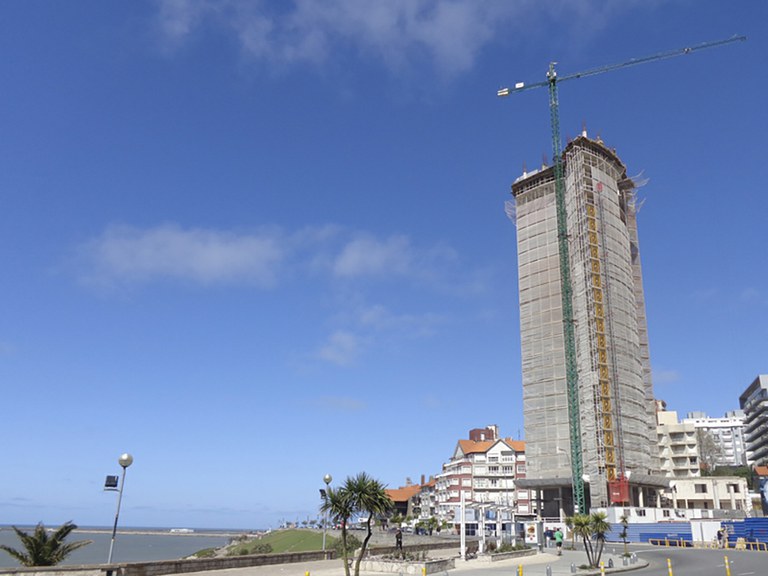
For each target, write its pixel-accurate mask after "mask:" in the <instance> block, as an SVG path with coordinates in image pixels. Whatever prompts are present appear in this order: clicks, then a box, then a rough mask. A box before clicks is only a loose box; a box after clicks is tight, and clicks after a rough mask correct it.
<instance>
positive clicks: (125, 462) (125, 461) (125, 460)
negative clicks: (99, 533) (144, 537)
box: [107, 452, 133, 564]
mask: <svg viewBox="0 0 768 576" xmlns="http://www.w3.org/2000/svg"><path fill="white" fill-rule="evenodd" d="M117 463H118V464H120V466H122V467H123V479H122V481H121V482H120V490H119V491H118V493H117V511H116V512H115V524H114V526H113V527H112V540H111V541H110V542H109V556H108V558H107V564H112V551H113V550H114V548H115V536H116V535H117V519H118V518H119V516H120V503H121V502H122V500H123V487H124V486H125V471H126V469H127V468H128V466H130V465H131V464H133V456H131V455H130V454H128V453H127V452H126V453H125V454H123V455H121V456H120V458H118V459H117Z"/></svg>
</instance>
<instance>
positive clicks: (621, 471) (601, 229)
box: [512, 133, 666, 512]
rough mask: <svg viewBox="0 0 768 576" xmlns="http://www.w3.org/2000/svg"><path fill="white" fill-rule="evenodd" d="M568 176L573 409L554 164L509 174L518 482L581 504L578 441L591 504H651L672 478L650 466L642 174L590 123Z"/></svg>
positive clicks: (558, 502)
mask: <svg viewBox="0 0 768 576" xmlns="http://www.w3.org/2000/svg"><path fill="white" fill-rule="evenodd" d="M563 175H564V185H565V215H566V218H565V224H566V234H567V240H568V254H569V257H568V260H567V265H568V270H569V271H570V285H571V294H572V296H571V306H572V318H573V319H572V325H573V334H574V339H573V340H574V345H573V348H572V354H573V355H574V356H575V365H576V369H577V374H578V378H577V380H576V391H577V392H576V397H577V402H576V403H577V404H578V406H577V414H576V415H575V416H574V415H573V409H572V408H571V407H569V401H568V383H567V381H566V380H567V379H566V343H565V342H566V338H565V330H564V323H563V299H562V288H563V281H562V278H563V273H562V269H561V265H562V264H561V261H560V258H559V256H560V254H559V251H558V250H559V248H558V222H557V208H556V198H555V171H554V167H546V166H544V167H542V168H541V169H539V170H536V171H533V172H528V173H524V174H523V175H522V176H521V177H520V178H518V179H517V180H516V181H515V183H514V184H513V185H512V194H513V196H514V199H515V221H516V226H517V250H518V266H519V269H518V279H519V295H520V332H521V343H522V375H523V415H524V419H525V440H526V458H527V461H528V464H527V471H526V476H527V478H526V480H525V481H522V482H524V484H525V486H527V487H529V488H535V489H537V490H539V491H540V493H543V494H544V496H543V500H544V505H545V507H546V504H547V502H549V503H550V504H551V505H552V506H555V507H557V506H559V507H560V508H561V510H562V509H565V510H566V511H568V512H571V511H573V500H572V494H573V492H572V491H571V490H570V488H571V487H572V483H573V482H574V478H573V457H574V456H575V455H574V454H573V453H572V449H575V450H579V451H580V458H581V462H582V465H583V472H584V476H583V481H584V482H586V484H583V486H585V492H586V498H587V503H588V504H587V505H590V504H591V505H592V506H607V505H610V504H616V503H625V504H630V503H634V504H635V505H640V506H642V505H646V506H647V505H652V503H653V502H654V501H655V499H656V498H657V497H658V494H657V490H659V489H660V488H662V487H664V486H665V485H666V482H665V481H663V480H661V479H660V478H659V477H657V476H656V474H654V470H655V469H656V468H657V462H656V460H657V457H656V456H655V455H654V454H655V451H656V433H655V425H656V418H655V404H654V401H653V386H652V382H651V370H650V356H649V349H648V335H647V328H646V317H645V301H644V297H643V287H642V271H641V267H640V252H639V247H638V233H637V220H636V210H637V206H636V196H635V184H634V182H633V181H632V180H631V179H630V178H628V177H627V171H626V167H625V166H624V164H623V163H622V161H621V160H620V159H619V157H618V156H617V155H616V152H615V151H614V150H611V149H609V148H608V147H606V146H605V145H604V144H603V143H602V142H601V141H600V140H599V139H598V140H592V139H590V138H588V137H587V136H586V133H583V134H582V135H581V136H579V137H577V138H576V139H575V140H573V141H572V142H570V144H568V146H567V147H566V148H565V151H564V152H563ZM561 232H562V231H561ZM569 418H577V419H578V426H577V427H575V428H574V427H573V426H572V422H571V421H570V420H569ZM574 430H576V431H575V432H574ZM574 436H576V437H574ZM580 481H581V480H580ZM621 484H623V488H621V489H619V490H616V486H617V485H621ZM520 487H523V486H520ZM547 493H548V495H547ZM552 511H554V510H552Z"/></svg>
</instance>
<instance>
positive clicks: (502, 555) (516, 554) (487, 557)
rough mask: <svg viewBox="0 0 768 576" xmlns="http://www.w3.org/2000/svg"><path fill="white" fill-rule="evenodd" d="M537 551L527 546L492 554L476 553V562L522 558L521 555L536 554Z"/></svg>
mask: <svg viewBox="0 0 768 576" xmlns="http://www.w3.org/2000/svg"><path fill="white" fill-rule="evenodd" d="M536 554H538V551H537V550H536V549H535V548H528V549H527V550H512V551H510V552H495V553H493V554H478V555H477V561H478V562H501V561H502V560H510V559H512V558H522V557H523V556H536Z"/></svg>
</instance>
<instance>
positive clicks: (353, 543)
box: [333, 533, 363, 556]
mask: <svg viewBox="0 0 768 576" xmlns="http://www.w3.org/2000/svg"><path fill="white" fill-rule="evenodd" d="M362 545H363V543H362V542H360V539H359V538H358V537H357V536H355V535H354V534H349V533H348V534H347V553H349V552H354V551H355V550H357V549H358V548H360V546H362ZM343 546H344V544H343V542H342V540H341V538H339V539H338V540H336V541H335V542H334V543H333V549H334V551H335V552H336V554H337V555H338V556H341V555H342V553H343V552H344V549H343Z"/></svg>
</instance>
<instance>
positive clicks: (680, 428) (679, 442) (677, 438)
mask: <svg viewBox="0 0 768 576" xmlns="http://www.w3.org/2000/svg"><path fill="white" fill-rule="evenodd" d="M656 420H657V426H656V436H657V443H658V448H659V460H660V465H661V473H662V474H663V475H665V476H667V477H670V478H693V477H697V476H701V469H700V465H699V445H698V441H697V437H696V427H695V426H694V425H693V423H690V422H689V423H685V422H680V421H679V420H678V418H677V412H675V411H674V410H664V409H661V410H659V411H658V412H657V413H656Z"/></svg>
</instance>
